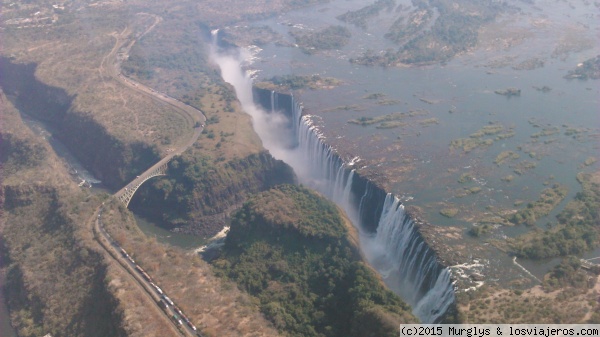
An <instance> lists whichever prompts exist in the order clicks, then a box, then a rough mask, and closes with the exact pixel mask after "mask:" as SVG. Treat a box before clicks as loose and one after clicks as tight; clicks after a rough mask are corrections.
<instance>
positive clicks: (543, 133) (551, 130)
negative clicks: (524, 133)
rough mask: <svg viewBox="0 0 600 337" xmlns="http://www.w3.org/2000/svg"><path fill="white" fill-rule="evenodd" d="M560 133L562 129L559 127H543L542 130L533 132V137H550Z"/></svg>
mask: <svg viewBox="0 0 600 337" xmlns="http://www.w3.org/2000/svg"><path fill="white" fill-rule="evenodd" d="M558 133H560V130H559V129H558V128H557V127H553V128H543V129H542V131H540V132H536V133H534V134H532V135H531V138H539V137H548V136H552V135H556V134H558Z"/></svg>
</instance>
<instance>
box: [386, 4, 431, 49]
mask: <svg viewBox="0 0 600 337" xmlns="http://www.w3.org/2000/svg"><path fill="white" fill-rule="evenodd" d="M432 17H433V11H432V10H431V9H419V10H415V11H413V12H411V13H410V15H409V16H408V18H406V19H405V18H404V17H402V16H401V17H399V18H398V19H397V20H396V21H394V23H393V24H392V26H391V27H390V29H389V32H387V33H386V34H385V37H386V38H388V39H390V40H392V41H394V42H396V43H400V42H403V41H404V40H407V39H410V38H414V36H415V34H417V33H419V32H420V31H422V30H423V29H424V28H425V27H427V26H428V25H429V24H430V21H431V19H432Z"/></svg>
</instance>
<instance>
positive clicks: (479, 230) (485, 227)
mask: <svg viewBox="0 0 600 337" xmlns="http://www.w3.org/2000/svg"><path fill="white" fill-rule="evenodd" d="M493 228H494V227H493V226H492V225H490V224H482V225H477V226H473V227H471V228H470V229H469V231H468V233H469V235H471V236H473V237H476V238H478V237H480V236H482V235H484V234H488V233H490V232H491V231H492V229H493Z"/></svg>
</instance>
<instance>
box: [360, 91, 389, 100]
mask: <svg viewBox="0 0 600 337" xmlns="http://www.w3.org/2000/svg"><path fill="white" fill-rule="evenodd" d="M385 96H386V95H385V94H382V93H380V92H374V93H372V94H368V95H365V96H363V97H362V98H363V99H382V98H384V97H385Z"/></svg>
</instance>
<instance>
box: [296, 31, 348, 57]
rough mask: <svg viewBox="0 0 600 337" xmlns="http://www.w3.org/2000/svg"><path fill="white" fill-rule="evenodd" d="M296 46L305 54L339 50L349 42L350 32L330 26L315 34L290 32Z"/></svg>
mask: <svg viewBox="0 0 600 337" xmlns="http://www.w3.org/2000/svg"><path fill="white" fill-rule="evenodd" d="M290 34H292V36H293V37H294V38H295V39H296V44H298V46H299V47H300V48H301V49H302V51H304V52H305V53H307V54H314V53H315V52H317V51H320V50H330V49H340V48H342V47H344V46H345V45H346V44H347V43H348V41H349V40H350V36H351V34H350V31H349V30H348V29H347V28H345V27H342V26H330V27H327V28H324V29H321V30H319V31H316V32H310V33H303V32H291V33H290Z"/></svg>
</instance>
